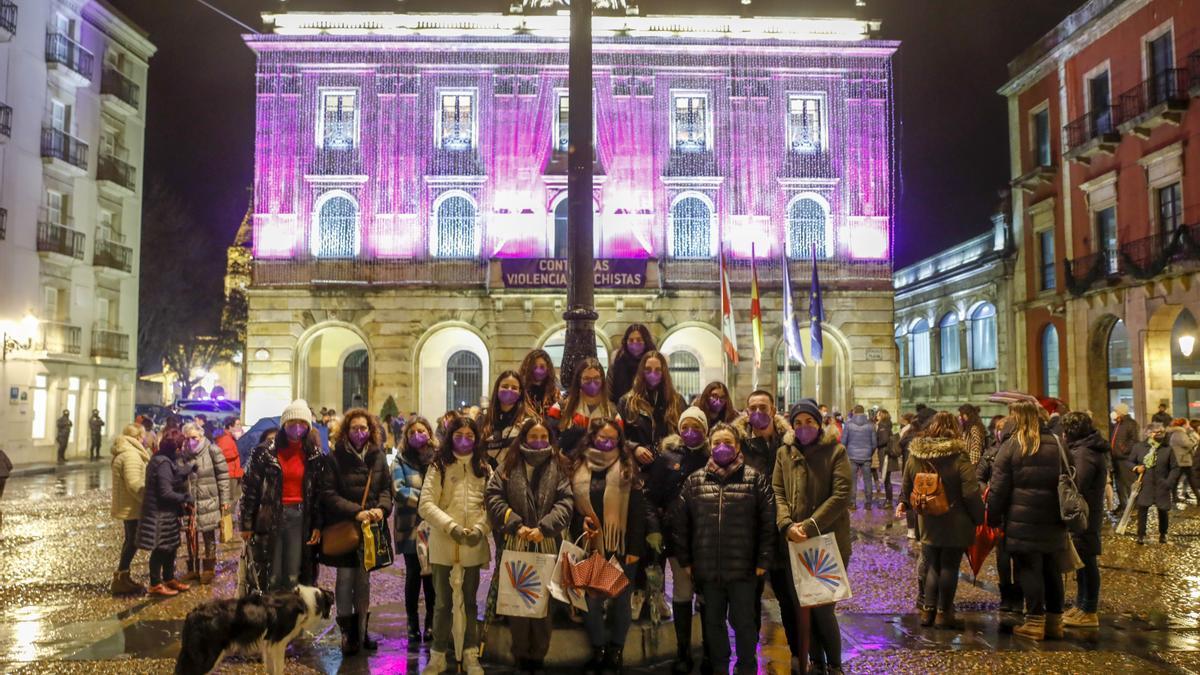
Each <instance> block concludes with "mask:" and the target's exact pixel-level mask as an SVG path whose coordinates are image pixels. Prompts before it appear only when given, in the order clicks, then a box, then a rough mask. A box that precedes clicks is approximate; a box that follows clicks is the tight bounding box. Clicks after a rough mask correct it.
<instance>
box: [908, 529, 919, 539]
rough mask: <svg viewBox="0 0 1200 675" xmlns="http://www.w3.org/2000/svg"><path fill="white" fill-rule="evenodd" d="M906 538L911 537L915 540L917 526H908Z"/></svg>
mask: <svg viewBox="0 0 1200 675" xmlns="http://www.w3.org/2000/svg"><path fill="white" fill-rule="evenodd" d="M908 538H909V539H912V540H913V541H916V540H917V528H915V527H910V528H908Z"/></svg>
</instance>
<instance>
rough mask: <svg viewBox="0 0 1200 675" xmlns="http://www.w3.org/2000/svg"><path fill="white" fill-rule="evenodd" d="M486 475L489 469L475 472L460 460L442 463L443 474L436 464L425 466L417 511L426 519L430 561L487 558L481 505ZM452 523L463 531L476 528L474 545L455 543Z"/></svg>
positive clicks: (469, 563)
mask: <svg viewBox="0 0 1200 675" xmlns="http://www.w3.org/2000/svg"><path fill="white" fill-rule="evenodd" d="M490 476H491V473H490V472H488V475H485V476H483V477H479V476H476V475H475V472H474V470H472V469H471V464H470V462H464V461H455V462H454V463H453V464H451V465H450V466H448V467H446V472H445V475H444V476H443V475H442V472H441V471H440V470H439V469H438V467H437V464H434V465H432V466H430V467H429V472H428V473H427V474H425V482H424V486H423V487H422V489H421V500H420V502H419V504H418V506H417V513H419V514H420V515H421V517H422V518H424V519H425V520H428V521H429V525H430V532H429V562H430V564H433V565H447V566H453V565H462V566H463V567H475V566H478V565H486V564H487V563H488V562H489V561H490V560H491V551H490V550H489V548H488V536H487V535H488V532H489V531H490V530H491V526H490V525H489V524H488V517H487V507H486V506H485V505H484V489H485V488H486V487H487V482H488V478H490ZM455 525H461V526H462V528H463V529H464V530H467V531H470V530H471V528H478V529H479V530H480V532H482V534H483V536H481V537H480V538H479V543H478V544H476V545H474V546H466V545H463V544H459V543H458V542H456V541H454V539H453V538H451V537H450V531H451V530H453V529H454V526H455Z"/></svg>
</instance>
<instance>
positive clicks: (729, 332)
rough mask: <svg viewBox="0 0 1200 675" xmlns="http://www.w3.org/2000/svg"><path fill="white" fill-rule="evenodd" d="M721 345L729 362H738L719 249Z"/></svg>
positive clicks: (726, 279)
mask: <svg viewBox="0 0 1200 675" xmlns="http://www.w3.org/2000/svg"><path fill="white" fill-rule="evenodd" d="M721 347H722V348H723V349H724V350H725V354H726V356H728V357H729V362H730V363H734V364H736V363H737V362H738V346H737V328H736V327H735V326H734V324H733V295H732V294H731V293H730V292H729V271H728V269H727V268H726V264H725V251H724V250H722V251H721Z"/></svg>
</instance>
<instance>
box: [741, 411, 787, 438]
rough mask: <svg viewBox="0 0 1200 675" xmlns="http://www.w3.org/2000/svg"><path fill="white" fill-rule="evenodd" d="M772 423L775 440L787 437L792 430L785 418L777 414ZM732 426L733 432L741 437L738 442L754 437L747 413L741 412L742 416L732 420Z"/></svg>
mask: <svg viewBox="0 0 1200 675" xmlns="http://www.w3.org/2000/svg"><path fill="white" fill-rule="evenodd" d="M773 421H774V424H775V436H776V437H777V438H784V437H785V436H787V434H788V432H790V431H791V430H792V427H791V425H789V424H788V421H787V418H786V417H784V416H783V415H780V414H778V413H777V414H776V415H775V419H774V420H773ZM732 426H733V428H734V430H736V431H737V432H738V434H740V435H741V438H740V439H739V440H746V439H748V438H751V437H753V436H754V427H751V426H750V414H749V413H745V412H743V413H742V414H740V415H738V416H737V417H736V418H734V420H733V423H732Z"/></svg>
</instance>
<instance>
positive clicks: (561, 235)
mask: <svg viewBox="0 0 1200 675" xmlns="http://www.w3.org/2000/svg"><path fill="white" fill-rule="evenodd" d="M554 257H555V258H565V257H567V200H566V198H565V197H564V198H563V199H560V200H559V201H558V206H556V207H554Z"/></svg>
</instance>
